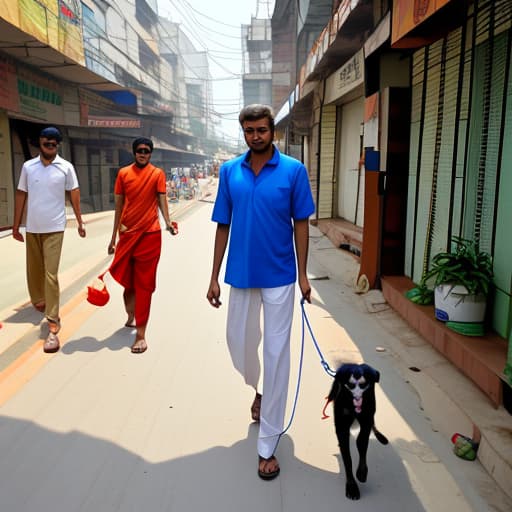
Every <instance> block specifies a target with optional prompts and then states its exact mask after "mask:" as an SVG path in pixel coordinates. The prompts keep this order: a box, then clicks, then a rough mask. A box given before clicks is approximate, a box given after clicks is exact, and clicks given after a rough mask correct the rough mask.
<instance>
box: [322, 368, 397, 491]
mask: <svg viewBox="0 0 512 512" xmlns="http://www.w3.org/2000/svg"><path fill="white" fill-rule="evenodd" d="M379 378H380V374H379V372H378V371H377V370H375V369H374V368H372V367H371V366H369V365H367V364H344V365H342V366H341V367H340V368H338V371H337V372H336V376H335V378H334V383H333V385H332V388H331V392H330V393H329V396H328V401H329V402H331V401H334V425H335V427H336V436H337V437H338V443H339V446H340V451H341V457H342V459H343V465H344V466H345V474H346V478H347V483H346V486H345V495H346V496H347V498H349V499H351V500H358V499H359V498H360V497H361V494H360V492H359V487H358V485H357V483H356V480H355V478H354V474H353V473H352V457H351V456H350V427H351V425H352V423H353V422H354V420H355V419H357V421H358V422H359V426H360V430H359V435H358V436H357V441H356V445H357V450H358V452H359V466H358V467H357V471H356V476H357V479H358V480H359V481H360V482H366V477H367V476H368V466H367V465H366V452H367V450H368V441H369V439H370V431H373V433H374V434H375V437H376V438H377V439H378V440H379V441H380V442H381V443H382V444H388V440H387V438H386V437H385V436H384V435H383V434H381V433H380V432H379V431H378V430H377V429H376V428H375V424H374V416H375V409H376V405H375V383H376V382H379Z"/></svg>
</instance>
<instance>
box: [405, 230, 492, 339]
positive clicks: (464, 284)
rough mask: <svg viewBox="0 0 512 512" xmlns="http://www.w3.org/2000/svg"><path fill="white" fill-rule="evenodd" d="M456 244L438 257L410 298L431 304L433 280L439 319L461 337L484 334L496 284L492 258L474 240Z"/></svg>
mask: <svg viewBox="0 0 512 512" xmlns="http://www.w3.org/2000/svg"><path fill="white" fill-rule="evenodd" d="M453 241H454V243H455V247H454V249H453V250H452V251H450V252H441V253H438V254H436V255H435V256H434V257H433V258H432V267H431V269H430V270H429V271H427V272H426V273H425V274H424V275H423V277H422V279H421V282H420V284H419V285H418V287H417V288H415V289H413V290H409V291H408V292H407V296H408V297H409V298H410V299H411V300H413V302H416V303H422V304H425V303H428V298H429V297H430V298H431V295H432V291H431V290H430V288H429V284H430V283H432V280H433V283H432V284H433V286H434V303H435V316H436V318H437V319H438V320H441V321H443V322H447V326H448V327H451V328H453V329H454V330H456V331H458V332H461V333H462V334H469V335H471V334H473V335H481V334H482V333H483V327H482V323H483V321H484V318H485V308H486V304H487V295H488V293H489V288H490V286H491V284H492V282H493V268H492V258H491V255H490V254H489V253H487V252H484V251H480V249H479V246H478V244H477V243H476V242H475V241H473V240H467V239H465V238H460V237H453ZM470 324H474V325H473V326H471V325H470Z"/></svg>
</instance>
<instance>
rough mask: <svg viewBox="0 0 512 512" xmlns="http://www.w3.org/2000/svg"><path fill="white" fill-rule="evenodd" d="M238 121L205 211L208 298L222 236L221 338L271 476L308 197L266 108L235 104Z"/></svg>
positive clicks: (214, 285) (214, 292) (215, 295)
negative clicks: (236, 139) (240, 380)
mask: <svg viewBox="0 0 512 512" xmlns="http://www.w3.org/2000/svg"><path fill="white" fill-rule="evenodd" d="M239 121H240V125H241V127H242V129H243V132H244V137H245V142H246V143H247V146H248V147H249V151H247V152H246V153H245V154H243V155H241V156H239V157H237V158H235V159H233V160H230V161H228V162H226V163H224V164H223V165H222V167H221V169H220V180H219V189H218V194H217V198H216V201H215V206H214V209H213V215H212V220H213V221H214V222H217V231H216V235H215V247H214V255H213V267H212V275H211V280H210V285H209V288H208V292H207V299H208V301H209V302H210V304H211V305H212V306H214V307H217V308H218V307H219V306H220V305H221V302H220V300H219V299H220V293H221V292H220V286H219V282H218V278H219V272H220V268H221V264H222V260H223V258H224V253H225V251H226V247H227V243H228V239H229V251H228V258H227V265H226V276H225V282H226V283H228V284H230V285H231V289H230V295H229V306H228V318H227V342H228V347H229V350H230V354H231V358H232V360H233V364H234V366H235V368H236V369H237V370H238V371H239V372H240V373H241V374H242V376H243V377H244V379H245V382H246V383H247V384H248V385H249V386H252V387H253V388H254V390H255V392H256V395H255V398H254V401H253V404H252V406H251V415H252V419H253V420H254V421H259V422H260V429H259V437H258V447H257V448H258V455H259V460H258V475H259V476H260V477H261V478H262V479H264V480H271V479H273V478H275V477H276V476H277V475H278V474H279V471H280V468H279V463H278V461H277V459H276V457H275V456H274V452H275V450H276V448H277V444H278V442H279V438H280V434H281V432H282V429H283V424H284V415H285V408H286V397H287V392H288V380H289V373H290V331H291V325H292V318H293V308H294V298H295V282H296V280H297V274H298V283H299V287H300V290H301V294H302V297H303V298H304V299H305V300H307V301H308V302H309V301H310V295H311V287H310V284H309V281H308V278H307V273H306V266H307V255H308V244H309V224H308V222H309V221H308V218H309V216H310V215H311V214H312V213H313V211H314V204H313V198H312V194H311V189H310V185H309V180H308V174H307V171H306V168H305V167H304V165H303V164H302V163H301V162H299V161H297V160H295V159H293V158H291V157H289V156H286V155H283V154H281V153H280V152H279V151H278V149H277V148H276V147H275V146H274V145H273V143H272V142H273V138H274V115H273V112H272V109H271V108H270V107H268V106H266V105H249V106H247V107H245V108H244V109H242V111H241V112H240V116H239ZM294 242H295V244H294ZM294 245H295V247H294ZM294 248H295V251H294ZM295 254H296V256H295ZM262 306H263V323H264V329H263V387H262V393H261V394H260V393H259V392H258V384H259V380H260V361H259V357H258V346H259V344H260V341H261V328H260V311H261V308H262Z"/></svg>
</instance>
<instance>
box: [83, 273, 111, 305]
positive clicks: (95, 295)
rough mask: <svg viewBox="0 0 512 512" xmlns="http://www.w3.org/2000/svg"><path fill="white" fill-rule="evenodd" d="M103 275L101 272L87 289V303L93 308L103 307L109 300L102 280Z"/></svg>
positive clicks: (108, 294)
mask: <svg viewBox="0 0 512 512" xmlns="http://www.w3.org/2000/svg"><path fill="white" fill-rule="evenodd" d="M105 274H106V272H103V274H101V275H99V276H98V277H97V279H95V280H94V282H93V283H92V285H91V286H88V287H87V302H89V303H90V304H92V305H93V306H104V305H105V304H106V303H107V302H108V301H109V299H110V293H108V290H107V285H106V284H105V281H104V280H103V276H104V275H105Z"/></svg>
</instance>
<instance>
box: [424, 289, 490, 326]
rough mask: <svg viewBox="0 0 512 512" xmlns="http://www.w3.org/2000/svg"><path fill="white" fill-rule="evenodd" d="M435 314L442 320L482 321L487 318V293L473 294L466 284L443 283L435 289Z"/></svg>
mask: <svg viewBox="0 0 512 512" xmlns="http://www.w3.org/2000/svg"><path fill="white" fill-rule="evenodd" d="M434 304H435V315H436V318H437V319H438V320H441V321H442V322H447V321H450V322H471V323H480V322H483V321H484V318H485V306H486V304H487V300H486V297H485V295H472V294H470V293H469V292H468V290H467V288H466V287H465V286H460V285H457V286H453V285H451V284H441V285H439V286H436V287H435V289H434Z"/></svg>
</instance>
